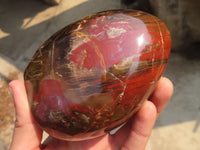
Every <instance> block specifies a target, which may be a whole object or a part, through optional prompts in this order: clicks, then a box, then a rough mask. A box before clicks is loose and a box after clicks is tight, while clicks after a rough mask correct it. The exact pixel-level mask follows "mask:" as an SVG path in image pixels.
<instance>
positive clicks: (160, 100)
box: [149, 77, 173, 115]
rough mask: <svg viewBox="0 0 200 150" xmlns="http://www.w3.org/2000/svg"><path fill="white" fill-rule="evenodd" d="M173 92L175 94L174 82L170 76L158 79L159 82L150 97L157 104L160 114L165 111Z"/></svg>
mask: <svg viewBox="0 0 200 150" xmlns="http://www.w3.org/2000/svg"><path fill="white" fill-rule="evenodd" d="M172 94H173V84H172V82H171V81H170V80H169V79H168V78H165V77H162V78H161V79H160V80H159V81H158V84H157V86H156V88H155V90H154V92H153V94H152V95H151V97H150V99H149V100H151V101H152V102H153V103H154V105H155V106H156V108H157V114H158V115H160V113H161V112H162V111H163V109H164V108H165V106H166V104H167V102H168V101H169V99H170V98H171V96H172Z"/></svg>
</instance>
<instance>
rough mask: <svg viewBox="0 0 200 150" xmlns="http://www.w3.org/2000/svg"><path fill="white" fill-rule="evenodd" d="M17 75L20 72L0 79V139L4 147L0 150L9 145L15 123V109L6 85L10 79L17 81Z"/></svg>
mask: <svg viewBox="0 0 200 150" xmlns="http://www.w3.org/2000/svg"><path fill="white" fill-rule="evenodd" d="M19 74H20V72H13V73H10V74H9V76H8V77H6V78H5V77H0V128H1V130H0V139H1V143H2V144H1V145H4V146H2V147H0V149H1V150H2V149H3V147H6V148H8V146H9V145H10V142H11V139H12V134H13V128H14V122H15V108H14V104H13V100H12V96H11V93H10V91H9V88H8V83H9V82H10V80H12V79H18V76H19Z"/></svg>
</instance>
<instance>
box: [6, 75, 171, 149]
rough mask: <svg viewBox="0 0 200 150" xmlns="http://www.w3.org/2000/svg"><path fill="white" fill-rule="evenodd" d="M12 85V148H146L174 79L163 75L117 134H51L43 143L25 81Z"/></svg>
mask: <svg viewBox="0 0 200 150" xmlns="http://www.w3.org/2000/svg"><path fill="white" fill-rule="evenodd" d="M9 88H10V91H11V94H12V96H13V99H14V104H15V108H16V122H15V129H14V134H13V139H12V143H11V146H10V150H41V149H42V150H144V149H145V147H146V144H147V142H148V139H149V137H150V135H151V131H152V129H153V126H154V124H155V121H156V119H157V118H158V116H159V115H160V113H161V112H162V110H163V109H164V107H165V106H166V104H167V102H168V101H169V99H170V98H171V96H172V93H173V84H172V82H171V81H170V80H169V79H167V78H165V77H161V79H160V80H159V81H158V83H157V86H156V87H155V90H154V91H153V93H152V95H151V96H150V97H149V99H148V100H147V101H145V102H144V103H143V104H142V106H141V109H140V110H139V111H138V112H137V113H136V114H135V115H134V116H133V117H132V118H131V119H130V120H129V121H128V122H127V123H126V124H125V125H124V126H123V127H122V128H120V129H119V130H118V131H117V132H116V133H115V134H114V135H110V134H109V133H108V134H106V135H103V136H101V137H98V138H95V139H91V140H84V141H62V140H58V139H55V138H53V137H50V136H49V137H48V138H47V140H46V141H44V143H42V144H41V140H42V132H43V131H42V129H41V128H39V127H38V125H37V124H36V122H35V121H34V119H33V116H32V115H31V111H30V107H29V104H28V100H27V95H26V91H25V87H24V83H23V82H22V81H19V80H14V81H11V82H10V83H9Z"/></svg>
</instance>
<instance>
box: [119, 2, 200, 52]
mask: <svg viewBox="0 0 200 150" xmlns="http://www.w3.org/2000/svg"><path fill="white" fill-rule="evenodd" d="M122 3H123V4H124V5H126V7H127V8H133V9H139V10H144V11H147V12H150V13H153V14H154V15H156V16H157V17H158V18H160V19H161V20H162V21H163V22H165V23H166V25H167V27H168V28H169V30H170V32H171V35H172V49H173V50H183V49H186V47H187V48H188V46H189V45H191V44H194V43H195V44H196V43H200V19H199V15H200V1H199V0H190V1H188V0H122ZM142 3H143V5H142ZM148 5H150V6H148ZM144 6H145V7H144ZM145 8H148V9H145ZM196 45H199V44H196ZM196 49H199V47H198V48H196Z"/></svg>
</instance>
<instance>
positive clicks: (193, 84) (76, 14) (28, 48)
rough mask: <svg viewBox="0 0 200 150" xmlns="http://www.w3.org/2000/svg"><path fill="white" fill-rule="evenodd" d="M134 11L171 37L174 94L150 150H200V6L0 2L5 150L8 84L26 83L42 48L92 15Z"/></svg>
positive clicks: (10, 115)
mask: <svg viewBox="0 0 200 150" xmlns="http://www.w3.org/2000/svg"><path fill="white" fill-rule="evenodd" d="M120 8H129V9H137V10H143V11H146V12H149V13H152V14H154V15H156V16H158V17H159V18H160V19H161V20H163V21H164V22H165V23H166V24H167V26H168V28H169V30H170V31H171V35H172V52H171V57H170V59H169V63H168V65H167V68H166V71H165V73H164V76H166V77H168V78H170V79H171V80H172V82H173V83H174V94H173V97H172V99H171V100H170V102H169V103H168V105H167V107H166V109H165V110H164V112H163V113H162V114H161V116H160V117H159V119H158V120H157V122H156V125H155V127H154V129H153V132H152V135H151V138H150V140H149V142H148V145H147V148H146V149H147V150H188V149H190V150H200V18H199V15H200V1H199V0H190V1H188V0H162V1H160V0H75V1H72V0H17V1H16V0H0V149H1V150H7V149H8V147H9V145H10V142H11V139H12V134H13V128H14V121H15V109H14V105H13V101H12V98H11V95H10V93H9V90H8V83H9V82H10V81H11V80H13V79H20V80H23V71H24V69H25V67H26V65H27V64H28V62H29V61H30V58H31V57H32V55H33V54H34V53H35V51H36V50H37V48H38V47H39V46H40V45H41V44H42V43H43V42H44V41H45V40H46V39H47V38H49V36H51V35H52V34H53V33H55V32H56V31H57V30H59V29H61V28H62V27H64V26H66V25H68V24H69V23H71V22H73V21H76V20H78V19H80V18H82V17H84V16H87V15H90V14H92V13H95V12H98V11H103V10H108V9H120Z"/></svg>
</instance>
